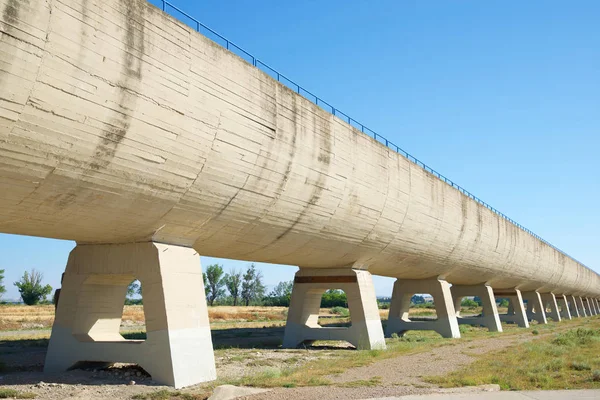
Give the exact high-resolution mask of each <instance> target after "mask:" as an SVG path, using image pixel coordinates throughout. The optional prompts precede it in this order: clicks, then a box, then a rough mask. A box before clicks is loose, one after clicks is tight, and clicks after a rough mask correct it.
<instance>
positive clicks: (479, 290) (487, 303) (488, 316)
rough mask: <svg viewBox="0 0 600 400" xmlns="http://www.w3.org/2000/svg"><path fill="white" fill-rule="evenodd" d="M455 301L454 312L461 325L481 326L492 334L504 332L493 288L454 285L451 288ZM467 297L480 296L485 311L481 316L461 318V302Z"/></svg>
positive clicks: (482, 285)
mask: <svg viewBox="0 0 600 400" xmlns="http://www.w3.org/2000/svg"><path fill="white" fill-rule="evenodd" d="M450 291H451V293H452V298H453V299H454V310H455V312H456V317H457V320H458V323H459V324H467V325H481V326H485V327H486V328H488V330H489V331H490V332H502V324H501V323H500V317H499V316H498V308H497V307H496V299H495V297H494V291H493V289H492V288H491V286H489V285H486V284H481V285H452V287H451V288H450ZM466 296H478V297H479V298H480V299H481V303H482V306H483V311H482V313H481V316H477V317H468V318H463V317H461V316H460V310H461V306H460V304H461V302H462V299H463V298H464V297H466Z"/></svg>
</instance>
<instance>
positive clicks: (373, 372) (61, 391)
mask: <svg viewBox="0 0 600 400" xmlns="http://www.w3.org/2000/svg"><path fill="white" fill-rule="evenodd" d="M38 311H39V312H37V314H36V313H34V314H36V315H34V316H32V317H31V318H39V319H40V320H44V319H51V318H52V317H53V316H52V315H51V314H52V313H51V312H50V313H48V310H38ZM213 311H217V315H220V316H221V317H219V318H220V319H219V318H211V319H212V320H213V321H212V322H211V328H212V333H213V344H214V347H215V359H216V364H217V374H218V376H219V382H218V383H226V381H227V379H230V378H239V377H240V376H244V375H248V374H256V373H260V372H261V371H263V372H264V371H269V370H273V369H278V370H282V369H285V368H303V366H304V365H305V364H307V363H309V362H311V361H314V360H323V359H327V358H334V357H335V355H336V352H340V351H352V352H355V351H356V350H351V349H349V346H347V345H341V346H342V347H345V349H337V348H335V347H334V346H331V345H330V346H315V347H311V346H308V347H305V348H304V349H295V350H283V349H281V348H280V345H281V342H282V339H283V332H284V328H283V324H284V320H283V319H279V320H278V319H275V318H274V319H273V320H271V319H269V318H268V317H265V316H267V315H269V314H270V315H275V314H278V315H282V316H283V315H285V309H281V310H277V309H267V310H264V308H261V309H256V310H240V312H241V313H242V314H238V315H235V314H236V313H235V311H236V310H227V311H226V310H213ZM0 312H2V309H0ZM137 312H138V311H137V309H136V308H131V309H129V310H126V315H131V317H130V318H125V317H124V322H123V325H122V328H123V331H127V329H130V328H134V329H135V328H140V327H143V320H140V319H139V318H136V317H135V315H136V313H137ZM228 312H229V313H230V314H232V315H229V316H227V315H225V316H224V317H223V316H222V315H223V314H227V313H228ZM384 312H385V311H384ZM44 313H46V314H44ZM17 314H19V312H17ZM142 314H143V313H142ZM6 315H8V314H4V313H3V314H2V315H1V316H0V320H6V318H5V317H6ZM322 316H323V321H326V322H329V321H334V322H335V321H340V320H342V321H343V319H340V318H339V317H338V316H336V315H332V314H331V313H330V311H329V310H323V313H322ZM14 320H16V321H21V322H19V323H21V324H27V323H29V322H30V321H27V319H26V318H20V319H19V318H15V319H14ZM127 321H131V322H127ZM26 326H27V325H24V326H23V327H26ZM481 332H483V330H481ZM2 334H3V335H2ZM49 334H50V332H49V330H47V329H43V328H41V329H35V328H34V329H28V330H27V332H26V333H25V334H22V335H18V334H17V333H16V332H14V331H13V332H6V331H5V332H0V387H3V388H10V389H16V390H19V391H23V392H31V393H34V394H36V395H37V398H39V399H64V398H72V399H90V398H94V399H111V400H124V399H131V398H132V397H133V396H135V395H139V394H144V393H147V394H150V393H153V392H156V391H158V390H161V389H169V390H170V388H167V387H164V386H160V385H158V384H156V383H155V382H153V381H152V379H151V377H150V376H148V374H147V373H146V372H145V371H144V370H142V369H141V368H139V367H137V366H135V365H127V364H115V365H113V366H111V367H109V368H103V366H99V365H90V364H88V365H82V366H81V369H74V370H72V371H69V372H66V373H63V374H59V375H44V374H43V373H42V368H43V363H44V358H45V353H46V348H47V345H48V338H49ZM540 336H542V335H540ZM540 336H534V335H532V333H531V329H528V330H521V329H514V328H512V329H511V330H510V332H508V333H506V334H504V335H502V334H487V333H485V334H484V333H482V334H478V335H476V336H475V337H470V338H466V339H458V340H456V339H455V340H452V339H448V340H447V341H445V340H444V341H443V343H442V344H441V345H437V346H431V348H425V349H421V350H420V352H416V353H414V354H405V355H400V356H398V357H392V358H387V359H383V360H379V361H376V362H374V363H372V364H370V365H365V366H361V367H357V368H350V369H348V370H346V371H345V372H343V373H341V374H338V375H332V376H328V377H327V379H329V380H330V381H331V382H332V383H331V384H330V385H328V386H311V387H297V388H282V387H280V388H274V389H272V390H271V391H269V392H266V393H263V394H258V395H255V396H253V397H252V399H256V400H259V399H267V400H269V399H282V398H286V399H319V400H324V399H338V398H339V399H342V398H343V399H360V398H369V397H386V396H399V395H406V394H425V393H431V392H438V391H442V390H441V389H439V388H438V387H436V386H434V385H431V384H429V383H427V382H425V380H424V378H426V377H428V376H435V375H440V374H445V373H448V372H451V371H453V370H456V369H458V368H460V367H462V366H464V365H468V364H469V363H471V362H473V361H474V360H475V357H476V356H477V354H481V353H485V352H488V351H492V350H494V351H495V350H498V349H501V348H504V347H508V346H512V345H514V344H516V343H519V342H521V341H526V340H533V339H535V338H536V337H540ZM357 381H358V382H360V381H363V382H364V381H368V382H365V383H359V384H358V385H356V384H355V382H357ZM212 388H213V384H204V385H198V386H195V387H192V388H186V389H185V390H184V392H186V393H209V392H210V390H211V389H212Z"/></svg>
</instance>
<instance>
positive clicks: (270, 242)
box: [0, 0, 600, 296]
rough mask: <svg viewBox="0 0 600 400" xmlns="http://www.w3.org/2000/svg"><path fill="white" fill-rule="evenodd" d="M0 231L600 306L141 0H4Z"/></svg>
mask: <svg viewBox="0 0 600 400" xmlns="http://www.w3.org/2000/svg"><path fill="white" fill-rule="evenodd" d="M0 19H1V22H0V34H1V37H0V54H2V57H0V88H1V91H0V190H1V191H2V193H3V194H4V195H3V196H2V197H0V232H6V233H16V234H25V235H35V236H43V237H53V238H61V239H72V240H76V241H77V242H79V243H126V242H134V241H146V240H154V241H157V242H162V243H170V244H176V245H183V246H193V247H194V248H195V249H196V250H197V251H198V252H199V253H200V254H203V255H207V256H218V257H228V258H234V259H241V260H255V261H265V262H272V263H282V264H292V265H300V266H302V267H304V268H339V267H346V266H354V267H355V268H363V269H368V270H369V271H370V272H371V273H374V274H379V275H385V276H393V277H398V278H403V279H423V278H436V277H438V276H439V277H442V278H443V279H445V280H446V281H448V282H451V283H456V284H479V283H483V282H487V283H488V284H489V285H490V286H492V287H494V288H513V287H519V288H520V289H521V290H540V291H541V292H548V291H552V292H555V293H572V294H575V292H577V294H578V295H585V296H589V295H596V296H598V295H600V277H599V276H598V275H597V274H596V273H594V272H593V271H591V270H590V269H588V268H585V267H584V266H582V265H580V264H578V263H577V262H576V261H574V260H573V259H571V258H569V257H567V256H565V255H563V254H562V253H560V252H558V251H556V250H554V249H553V248H551V247H550V246H548V245H546V244H544V243H542V242H541V241H539V240H538V239H536V238H535V237H533V236H531V235H529V234H528V233H526V232H524V231H522V230H520V229H519V228H517V227H516V226H515V225H513V224H511V223H510V222H508V221H506V220H504V219H502V218H500V217H498V216H497V215H496V214H494V213H492V212H491V211H490V210H488V209H487V208H485V207H483V206H481V205H479V204H478V203H477V202H475V201H474V200H472V199H470V198H468V197H467V196H465V195H463V194H461V193H460V192H459V191H458V190H456V189H454V188H452V187H450V186H449V185H447V184H446V183H444V182H442V181H441V180H439V179H438V178H436V177H434V176H432V175H431V174H429V173H428V172H426V171H425V170H423V169H422V168H421V167H418V166H416V165H415V164H413V163H411V162H409V161H408V160H407V159H405V158H404V157H402V156H400V155H399V154H397V153H395V152H393V151H392V150H390V149H388V148H386V147H385V146H383V145H381V144H380V143H379V142H377V141H375V140H374V139H372V138H370V137H368V136H366V135H364V134H362V133H361V132H359V131H358V130H356V129H354V128H352V127H351V126H350V125H348V124H346V123H345V122H342V121H341V120H340V119H338V118H336V117H334V116H332V115H330V114H329V113H328V112H326V111H324V110H322V109H321V108H319V107H317V106H315V105H314V104H312V103H311V102H310V101H308V100H307V99H305V98H303V97H301V96H299V95H298V94H296V93H294V92H292V91H291V90H289V89H288V88H286V87H285V86H283V85H281V84H279V83H277V82H276V81H275V80H273V79H271V78H270V77H269V76H268V75H267V74H265V73H263V72H261V71H260V70H258V69H257V68H255V67H253V66H252V65H250V64H248V63H247V62H245V61H244V60H242V59H240V58H239V57H237V56H235V55H233V54H232V53H230V52H228V51H226V50H225V49H223V48H222V47H220V46H218V45H216V44H215V43H213V42H212V41H210V40H209V39H207V38H205V37H203V36H202V35H200V34H198V33H197V32H195V31H193V30H192V29H191V28H189V27H187V26H185V25H184V24H182V23H180V22H177V21H176V20H174V19H173V18H171V17H169V16H167V15H166V14H164V13H162V12H161V11H159V10H158V9H156V8H154V7H153V6H151V5H149V4H148V3H146V2H145V1H143V0H130V1H125V0H105V1H101V2H91V1H88V0H26V1H21V0H19V1H17V0H0Z"/></svg>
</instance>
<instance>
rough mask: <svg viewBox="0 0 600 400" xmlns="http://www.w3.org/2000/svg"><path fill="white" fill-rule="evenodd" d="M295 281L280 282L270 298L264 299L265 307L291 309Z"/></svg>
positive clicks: (270, 294)
mask: <svg viewBox="0 0 600 400" xmlns="http://www.w3.org/2000/svg"><path fill="white" fill-rule="evenodd" d="M293 286H294V282H293V281H287V282H279V283H278V284H277V285H276V286H275V287H274V288H273V290H271V292H270V293H269V295H268V296H266V297H265V298H264V305H266V306H279V307H289V306H290V300H291V298H292V288H293Z"/></svg>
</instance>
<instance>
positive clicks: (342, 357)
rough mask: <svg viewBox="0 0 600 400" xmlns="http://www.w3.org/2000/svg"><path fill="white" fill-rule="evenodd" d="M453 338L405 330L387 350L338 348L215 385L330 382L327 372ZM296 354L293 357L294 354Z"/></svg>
mask: <svg viewBox="0 0 600 400" xmlns="http://www.w3.org/2000/svg"><path fill="white" fill-rule="evenodd" d="M452 343H453V342H450V341H447V340H445V339H442V338H441V337H440V336H439V335H438V334H436V333H433V332H408V333H407V334H406V335H405V336H403V337H396V338H393V339H388V340H387V350H346V351H337V352H335V353H334V354H332V355H331V357H328V358H320V359H317V360H313V361H309V362H307V363H305V364H303V365H301V366H299V367H291V366H284V367H267V368H265V369H263V370H262V371H260V372H257V373H250V374H246V375H244V376H242V377H239V378H232V379H225V380H222V381H219V382H217V383H216V385H221V384H230V385H236V386H252V387H302V386H323V385H331V384H332V383H333V382H331V381H330V380H329V379H328V378H327V376H329V375H334V374H341V373H343V372H344V371H346V370H347V369H349V368H355V367H361V366H364V365H369V364H372V363H373V362H376V361H378V360H383V359H386V358H391V357H397V356H399V355H402V354H409V353H416V352H420V351H427V350H430V349H431V348H433V347H436V346H441V345H444V344H452ZM294 358H296V357H294ZM348 385H355V386H357V387H358V386H373V385H375V380H374V379H371V380H368V381H355V382H353V383H348Z"/></svg>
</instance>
